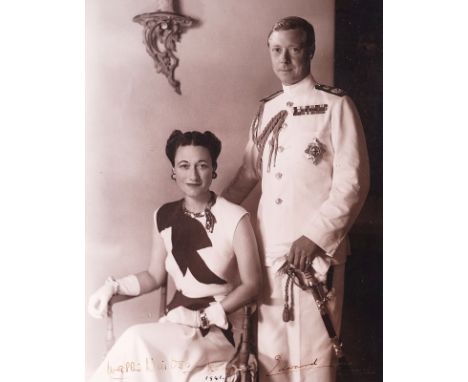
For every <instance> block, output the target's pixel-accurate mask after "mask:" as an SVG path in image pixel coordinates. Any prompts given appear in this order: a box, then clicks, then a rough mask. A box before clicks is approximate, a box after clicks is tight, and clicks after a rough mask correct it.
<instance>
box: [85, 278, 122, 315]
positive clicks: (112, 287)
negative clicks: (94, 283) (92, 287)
mask: <svg viewBox="0 0 468 382" xmlns="http://www.w3.org/2000/svg"><path fill="white" fill-rule="evenodd" d="M117 289H118V283H117V282H116V281H114V280H112V279H111V278H108V279H107V280H106V282H105V283H104V285H103V286H101V287H100V288H99V289H98V290H97V291H96V292H94V293H93V294H92V295H91V297H90V298H89V302H88V313H89V314H90V315H91V316H92V317H94V318H98V319H100V318H103V317H104V315H105V314H106V313H107V305H108V304H109V301H110V299H111V298H112V296H113V295H114V294H116V293H117Z"/></svg>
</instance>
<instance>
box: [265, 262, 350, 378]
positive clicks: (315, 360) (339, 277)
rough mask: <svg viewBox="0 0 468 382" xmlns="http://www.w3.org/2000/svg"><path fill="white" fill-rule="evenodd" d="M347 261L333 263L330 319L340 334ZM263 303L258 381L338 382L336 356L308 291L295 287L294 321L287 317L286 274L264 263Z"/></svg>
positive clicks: (329, 306) (329, 305)
mask: <svg viewBox="0 0 468 382" xmlns="http://www.w3.org/2000/svg"><path fill="white" fill-rule="evenodd" d="M344 271H345V264H340V265H337V266H335V269H334V272H333V284H332V285H333V295H332V297H331V299H330V301H329V302H328V308H329V311H330V317H331V319H332V322H333V326H334V328H335V331H336V332H337V334H338V335H339V332H340V325H341V311H342V305H343V292H344ZM264 274H265V277H264V288H263V289H264V290H263V294H262V296H261V299H260V304H259V323H258V356H259V371H260V382H335V380H336V366H337V359H336V356H335V354H334V352H333V349H332V344H331V341H330V338H329V336H328V333H327V330H326V328H325V325H324V323H323V320H322V317H321V315H320V313H319V310H318V308H317V305H316V303H315V301H314V299H313V297H312V294H311V292H310V291H303V290H302V289H300V288H299V287H298V286H297V285H295V286H294V288H293V306H294V320H293V321H289V322H284V321H283V318H282V316H283V308H284V293H285V282H286V276H285V275H282V276H277V274H276V272H275V268H273V267H266V268H265V272H264Z"/></svg>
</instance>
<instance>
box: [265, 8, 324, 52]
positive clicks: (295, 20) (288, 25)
mask: <svg viewBox="0 0 468 382" xmlns="http://www.w3.org/2000/svg"><path fill="white" fill-rule="evenodd" d="M290 29H299V30H302V31H304V33H305V35H306V41H305V44H306V47H307V48H308V49H309V51H310V56H311V58H312V56H313V55H314V52H315V31H314V27H313V26H312V24H310V23H309V22H308V21H307V20H304V19H303V18H301V17H297V16H288V17H284V18H282V19H280V20H278V21H277V22H276V23H275V25H273V28H272V29H271V31H270V33H269V34H268V38H267V43H268V40H269V39H270V36H271V34H272V33H273V32H276V31H287V30H290Z"/></svg>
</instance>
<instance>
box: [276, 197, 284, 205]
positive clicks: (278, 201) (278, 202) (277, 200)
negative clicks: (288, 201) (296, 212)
mask: <svg viewBox="0 0 468 382" xmlns="http://www.w3.org/2000/svg"><path fill="white" fill-rule="evenodd" d="M275 203H276V204H281V203H283V199H281V198H278V199H276V200H275Z"/></svg>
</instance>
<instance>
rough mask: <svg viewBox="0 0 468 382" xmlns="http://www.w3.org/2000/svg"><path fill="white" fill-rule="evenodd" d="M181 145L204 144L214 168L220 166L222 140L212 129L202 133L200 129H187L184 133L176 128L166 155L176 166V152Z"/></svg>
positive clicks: (170, 137) (167, 143)
mask: <svg viewBox="0 0 468 382" xmlns="http://www.w3.org/2000/svg"><path fill="white" fill-rule="evenodd" d="M180 146H203V147H205V148H206V149H207V150H208V151H209V152H210V156H211V163H212V165H213V170H216V168H217V167H218V163H217V159H218V156H219V153H220V152H221V141H220V140H219V139H218V138H217V137H216V135H214V134H213V133H212V132H211V131H205V132H204V133H201V132H199V131H187V132H185V133H183V132H182V131H180V130H174V131H173V132H172V133H171V135H170V136H169V138H168V139H167V142H166V155H167V157H168V158H169V160H170V161H171V164H172V166H173V167H174V166H175V154H176V151H177V149H178V148H179V147H180Z"/></svg>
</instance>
